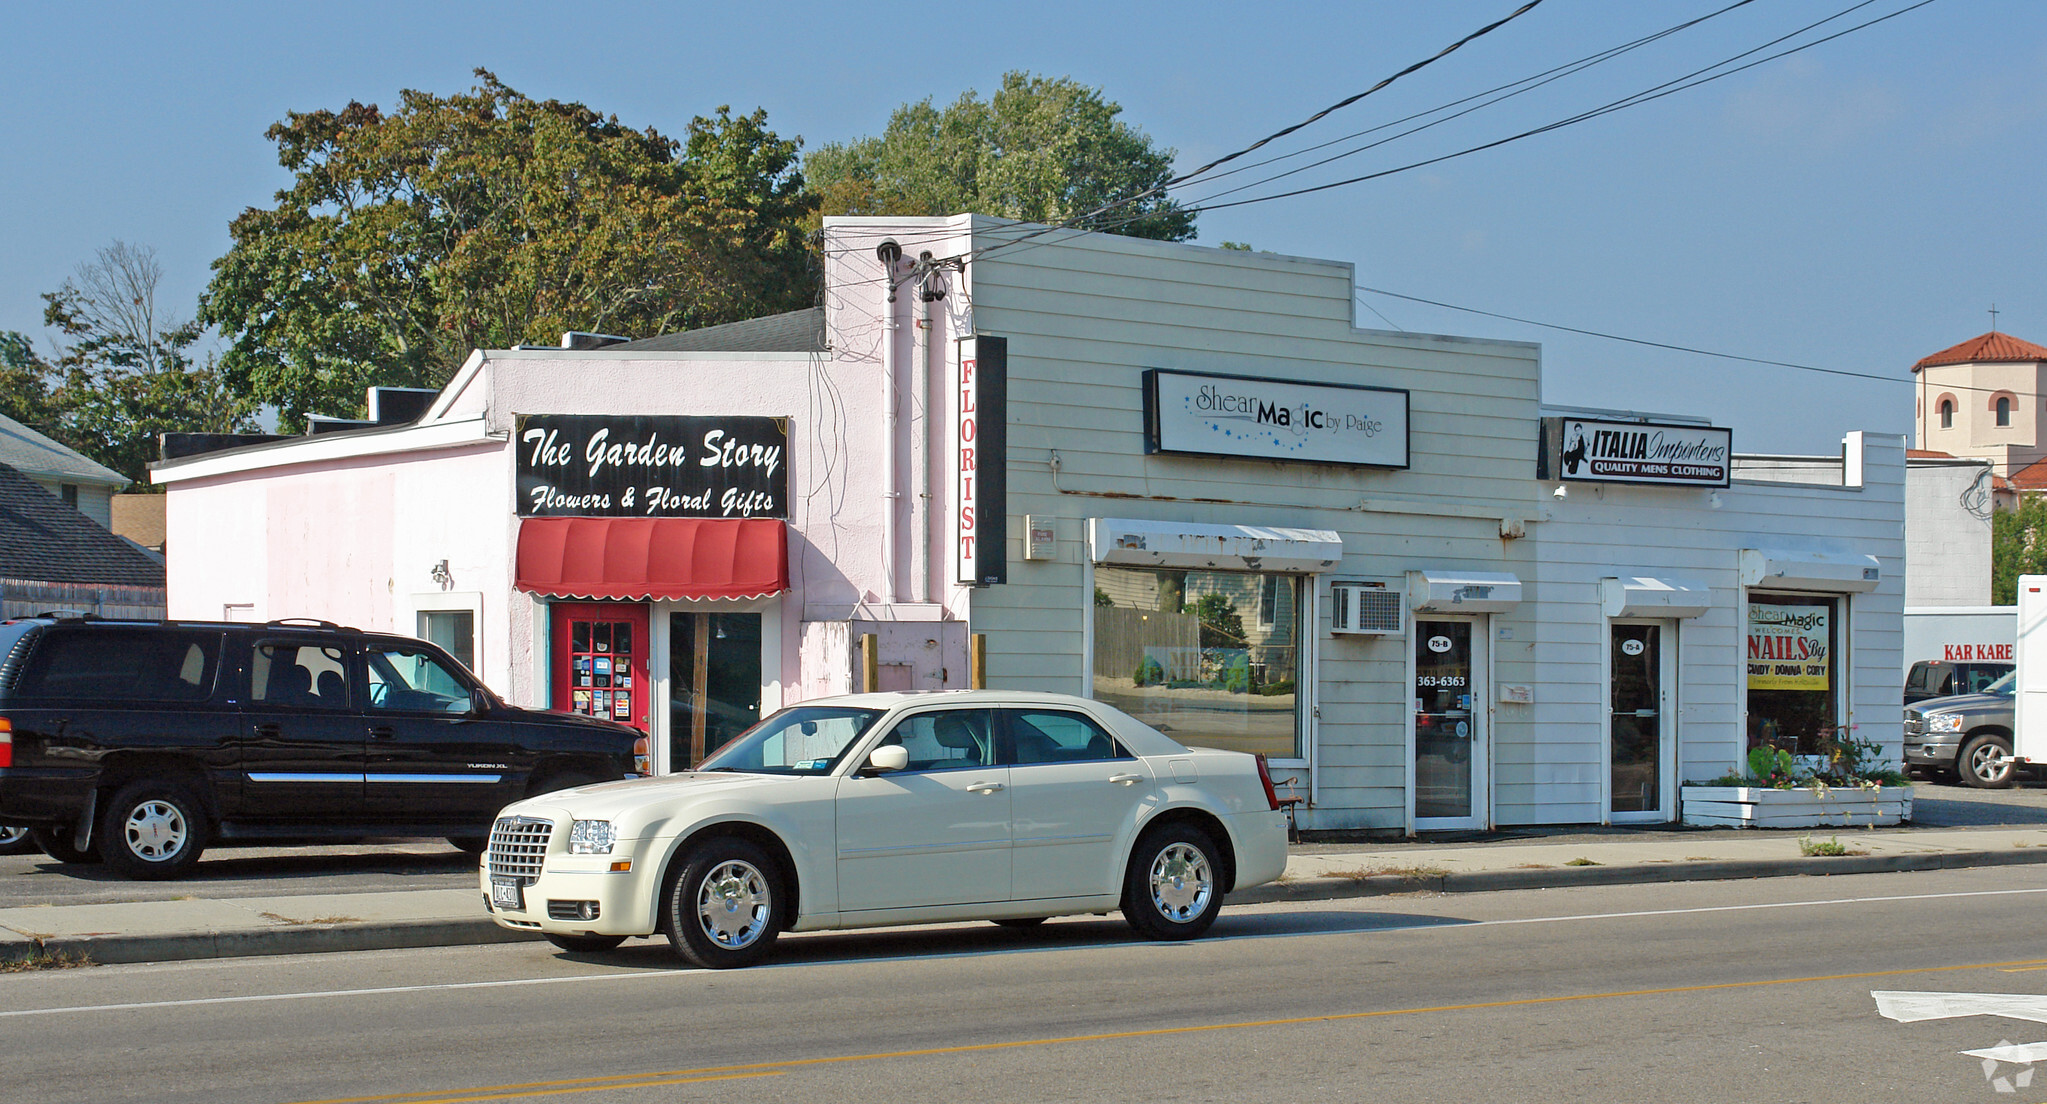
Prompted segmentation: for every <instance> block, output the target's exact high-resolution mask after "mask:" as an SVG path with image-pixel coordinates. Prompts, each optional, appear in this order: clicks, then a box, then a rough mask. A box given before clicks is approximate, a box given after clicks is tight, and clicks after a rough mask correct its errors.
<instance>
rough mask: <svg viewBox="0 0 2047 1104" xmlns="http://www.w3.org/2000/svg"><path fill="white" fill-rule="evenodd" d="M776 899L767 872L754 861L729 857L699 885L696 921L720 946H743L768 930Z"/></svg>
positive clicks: (734, 948) (739, 948)
mask: <svg viewBox="0 0 2047 1104" xmlns="http://www.w3.org/2000/svg"><path fill="white" fill-rule="evenodd" d="M774 903H775V902H774V897H773V895H772V894H771V893H770V892H769V891H768V878H767V875H765V874H763V873H761V871H760V869H759V868H758V867H756V866H754V865H753V864H752V863H749V862H743V861H741V860H739V859H728V860H726V861H725V862H722V863H719V864H718V865H717V866H716V867H713V868H712V870H711V872H710V873H709V874H707V875H705V876H704V880H703V883H702V884H701V885H699V886H698V887H697V923H698V924H699V925H700V926H701V927H702V928H703V932H704V935H705V937H706V938H708V939H710V941H711V942H712V943H715V944H717V945H718V946H719V947H720V948H722V949H724V950H728V951H737V950H743V949H745V948H747V947H750V946H752V945H753V944H754V942H755V941H757V940H759V939H760V937H761V933H762V932H765V931H767V930H768V918H769V917H770V916H772V915H773V913H774Z"/></svg>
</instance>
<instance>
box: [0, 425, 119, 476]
mask: <svg viewBox="0 0 2047 1104" xmlns="http://www.w3.org/2000/svg"><path fill="white" fill-rule="evenodd" d="M0 464H5V465H7V466H8V467H10V468H13V469H14V470H15V471H18V472H25V473H27V474H29V475H35V476H42V477H44V478H60V481H61V482H65V483H99V484H105V485H107V486H110V487H125V486H127V485H128V477H127V476H125V475H122V474H121V473H120V472H117V471H115V470H114V469H112V468H110V467H107V466H106V465H104V464H101V463H99V462H97V461H95V460H91V459H88V458H87V457H85V456H83V455H81V454H79V453H78V452H76V451H74V450H72V449H68V448H65V447H64V446H63V445H60V444H58V443H57V442H55V441H52V440H50V439H49V438H48V437H45V436H43V435H42V434H40V433H37V432H36V431H35V430H33V429H30V428H29V427H27V426H25V425H22V424H21V423H20V422H17V421H15V420H14V419H12V418H10V417H8V416H7V415H5V414H0Z"/></svg>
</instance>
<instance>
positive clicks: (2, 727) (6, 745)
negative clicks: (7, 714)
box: [0, 717, 14, 767]
mask: <svg viewBox="0 0 2047 1104" xmlns="http://www.w3.org/2000/svg"><path fill="white" fill-rule="evenodd" d="M13 765H14V722H13V721H10V720H7V719H6V718H4V717H0V767H11V766H13Z"/></svg>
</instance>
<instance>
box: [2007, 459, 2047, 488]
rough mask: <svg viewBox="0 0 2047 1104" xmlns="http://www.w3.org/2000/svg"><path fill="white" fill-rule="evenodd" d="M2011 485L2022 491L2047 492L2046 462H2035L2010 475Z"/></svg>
mask: <svg viewBox="0 0 2047 1104" xmlns="http://www.w3.org/2000/svg"><path fill="white" fill-rule="evenodd" d="M2011 485H2012V486H2014V487H2017V488H2018V489H2019V490H2022V491H2047V460H2035V461H2033V462H2032V463H2030V464H2027V465H2026V466H2025V467H2023V468H2020V469H2019V470H2017V471H2015V472H2013V473H2011Z"/></svg>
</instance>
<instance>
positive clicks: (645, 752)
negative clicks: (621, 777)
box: [633, 736, 654, 777]
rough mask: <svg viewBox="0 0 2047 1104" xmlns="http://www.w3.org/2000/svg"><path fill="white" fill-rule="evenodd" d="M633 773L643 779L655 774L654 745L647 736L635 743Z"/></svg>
mask: <svg viewBox="0 0 2047 1104" xmlns="http://www.w3.org/2000/svg"><path fill="white" fill-rule="evenodd" d="M633 771H634V773H636V774H639V775H641V776H642V777H644V776H646V775H650V774H653V773H654V745H653V744H651V743H649V742H647V738H646V737H645V736H642V737H640V738H639V739H637V740H634V741H633Z"/></svg>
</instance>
